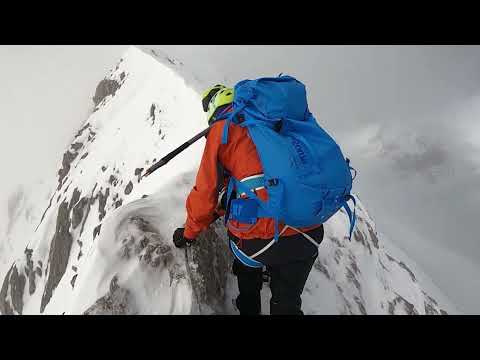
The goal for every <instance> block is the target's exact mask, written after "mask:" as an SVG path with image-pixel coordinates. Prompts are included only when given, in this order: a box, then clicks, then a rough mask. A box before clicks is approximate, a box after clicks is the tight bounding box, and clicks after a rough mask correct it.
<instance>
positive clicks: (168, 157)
mask: <svg viewBox="0 0 480 360" xmlns="http://www.w3.org/2000/svg"><path fill="white" fill-rule="evenodd" d="M209 130H210V126H209V127H208V128H206V129H205V130H203V131H202V132H200V133H198V134H197V135H195V136H194V137H192V138H191V139H190V140H188V141H187V142H185V143H183V144H182V145H180V146H179V147H177V148H176V149H175V150H173V151H171V152H169V153H168V154H167V155H165V156H164V157H163V158H161V159H160V160H158V161H157V162H156V163H155V164H153V165H152V166H150V167H149V168H148V169H147V170H146V171H145V174H143V175H142V179H143V178H144V177H147V176H148V175H150V174H151V173H153V172H154V171H155V170H157V169H159V168H161V167H162V166H163V165H165V164H167V163H168V162H169V161H170V160H172V159H173V158H174V157H175V156H177V155H178V154H180V153H181V152H182V151H183V150H185V149H186V148H188V147H189V146H190V145H192V144H194V143H195V142H197V141H198V140H200V139H201V138H202V137H203V136H205V135H207V133H208V131H209Z"/></svg>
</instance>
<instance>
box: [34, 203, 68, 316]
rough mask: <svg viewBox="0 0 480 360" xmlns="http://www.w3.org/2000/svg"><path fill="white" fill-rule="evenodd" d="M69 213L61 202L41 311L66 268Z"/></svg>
mask: <svg viewBox="0 0 480 360" xmlns="http://www.w3.org/2000/svg"><path fill="white" fill-rule="evenodd" d="M69 215H70V214H69V211H68V203H66V202H63V203H62V204H61V205H60V207H59V209H58V215H57V224H56V230H55V234H54V236H53V239H52V241H51V244H50V253H49V257H48V264H49V273H48V279H47V283H46V285H45V290H44V292H43V296H42V301H41V304H40V312H41V313H43V311H44V310H45V306H47V304H48V303H49V301H50V298H51V297H52V294H53V291H54V290H55V288H56V287H57V286H58V283H59V282H60V280H61V279H62V277H63V274H64V273H65V271H66V269H67V265H68V259H69V257H70V249H71V247H72V242H73V238H72V235H71V234H70V232H69V229H70V225H71V221H70V216H69Z"/></svg>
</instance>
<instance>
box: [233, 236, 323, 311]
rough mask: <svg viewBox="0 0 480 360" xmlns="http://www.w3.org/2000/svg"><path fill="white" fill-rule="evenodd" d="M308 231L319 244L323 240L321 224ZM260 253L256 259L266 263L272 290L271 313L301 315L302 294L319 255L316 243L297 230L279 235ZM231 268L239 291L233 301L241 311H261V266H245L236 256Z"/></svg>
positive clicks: (248, 252) (248, 253)
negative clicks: (285, 235) (276, 239)
mask: <svg viewBox="0 0 480 360" xmlns="http://www.w3.org/2000/svg"><path fill="white" fill-rule="evenodd" d="M308 235H310V236H312V237H313V238H314V239H315V240H316V241H317V242H318V243H319V244H320V242H321V241H322V240H323V227H321V228H319V229H315V230H312V231H310V232H308ZM251 241H257V240H251ZM266 242H267V241H266ZM245 243H247V242H245ZM255 246H258V244H255ZM247 247H248V246H247ZM292 247H295V248H296V249H303V250H302V251H301V252H300V251H296V252H295V251H291V250H292ZM242 250H244V251H245V252H246V253H247V255H250V254H251V252H250V251H248V249H247V250H245V249H242ZM262 255H264V256H262V259H260V257H259V258H257V259H258V260H259V261H261V262H262V263H264V264H265V265H266V269H267V272H268V273H269V276H270V290H271V293H272V297H271V299H270V314H272V315H287V314H293V315H303V312H302V310H301V307H302V299H301V295H302V292H303V288H304V286H305V283H306V281H307V278H308V275H309V274H310V271H311V270H312V266H313V264H314V262H315V260H316V258H317V256H318V249H317V247H316V246H315V245H313V244H311V243H309V242H308V240H306V239H305V238H304V237H303V235H301V234H298V235H294V236H289V237H280V239H279V240H278V243H277V244H275V245H273V246H272V247H271V248H270V249H268V250H267V251H266V252H265V254H262ZM232 270H233V273H234V274H235V275H236V276H237V281H238V290H239V293H240V294H239V296H238V297H237V299H236V305H237V308H238V309H239V311H240V315H259V314H260V313H261V296H260V291H261V289H262V286H263V269H261V268H251V267H248V266H246V265H243V264H242V263H241V262H240V261H239V260H238V259H235V260H234V262H233V269H232Z"/></svg>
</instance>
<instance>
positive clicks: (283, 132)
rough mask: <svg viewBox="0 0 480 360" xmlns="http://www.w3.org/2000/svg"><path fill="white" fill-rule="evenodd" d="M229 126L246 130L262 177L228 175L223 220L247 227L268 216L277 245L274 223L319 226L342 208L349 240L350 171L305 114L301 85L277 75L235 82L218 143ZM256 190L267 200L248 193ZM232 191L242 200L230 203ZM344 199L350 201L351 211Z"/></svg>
mask: <svg viewBox="0 0 480 360" xmlns="http://www.w3.org/2000/svg"><path fill="white" fill-rule="evenodd" d="M230 122H232V123H235V124H237V125H239V126H242V127H245V128H247V129H248V133H249V135H250V137H251V139H252V141H253V143H254V144H255V146H256V149H257V153H258V155H259V158H260V161H261V164H262V167H263V173H264V174H263V176H257V177H255V176H254V177H251V179H235V178H234V177H233V176H231V177H230V181H229V184H228V187H227V204H229V210H228V213H227V216H225V222H228V220H237V221H238V222H239V223H242V224H246V225H249V224H250V225H251V226H253V225H254V224H255V223H256V221H257V219H258V218H259V217H267V218H273V219H274V224H275V226H274V227H275V235H274V238H275V241H277V240H278V237H279V232H278V224H279V222H282V223H284V224H286V225H290V226H292V227H308V226H314V225H319V224H322V223H324V222H325V221H327V220H328V219H329V218H330V217H331V216H333V215H334V214H335V213H336V212H337V211H338V210H339V209H340V208H342V207H344V208H345V210H346V212H347V214H348V217H349V220H350V236H349V238H350V239H351V236H352V231H353V229H354V226H355V219H356V217H355V198H354V197H353V196H352V195H351V194H350V191H351V190H352V181H353V179H354V177H353V178H352V174H351V170H354V169H353V168H351V167H350V164H349V160H348V159H345V158H344V157H343V154H342V151H341V150H340V147H339V146H338V144H337V143H336V142H335V140H333V139H332V137H330V136H329V135H328V134H327V133H326V132H325V131H324V130H323V129H322V128H321V127H320V126H319V125H318V123H317V121H316V120H315V118H314V117H313V115H312V114H311V113H310V111H309V110H308V105H307V96H306V89H305V85H304V84H302V83H301V82H300V81H298V80H296V79H295V78H293V77H291V76H283V75H280V76H279V77H276V78H269V77H268V78H260V79H257V80H244V81H241V82H239V83H238V84H237V85H236V86H235V88H234V101H233V111H232V113H231V114H230V115H229V116H228V118H227V119H226V121H225V125H224V129H223V137H222V144H226V143H227V142H228V129H229V125H230ZM354 171H355V170H354ZM261 187H264V188H265V189H266V190H267V193H268V200H267V201H263V200H261V199H260V198H258V197H257V196H256V194H255V193H254V191H253V190H254V189H257V188H261ZM234 190H235V192H236V193H237V194H239V193H246V194H247V196H248V198H236V199H231V195H232V192H233V191H234ZM349 200H352V201H353V203H354V211H353V213H352V211H351V209H350V207H349V206H348V203H347V202H348V201H349ZM251 226H250V227H251Z"/></svg>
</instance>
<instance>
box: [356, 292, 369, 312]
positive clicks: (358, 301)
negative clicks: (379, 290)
mask: <svg viewBox="0 0 480 360" xmlns="http://www.w3.org/2000/svg"><path fill="white" fill-rule="evenodd" d="M353 300H355V303H356V304H357V305H358V310H360V314H362V315H367V310H366V309H365V305H364V303H363V301H362V299H360V298H359V297H358V296H354V297H353Z"/></svg>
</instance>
